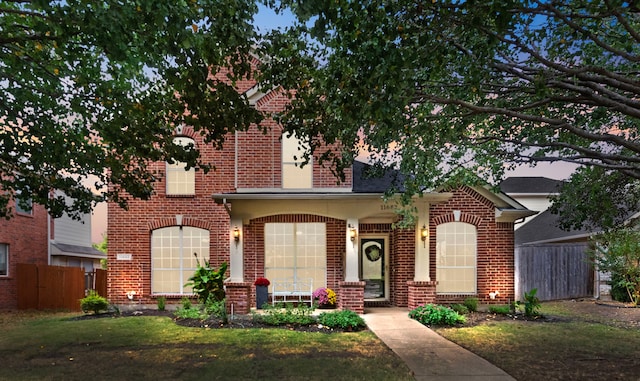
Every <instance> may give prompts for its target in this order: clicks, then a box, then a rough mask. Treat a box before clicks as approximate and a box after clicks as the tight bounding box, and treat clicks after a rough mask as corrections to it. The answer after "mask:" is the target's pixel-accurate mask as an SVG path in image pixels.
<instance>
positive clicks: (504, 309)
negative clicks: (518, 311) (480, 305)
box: [489, 305, 512, 315]
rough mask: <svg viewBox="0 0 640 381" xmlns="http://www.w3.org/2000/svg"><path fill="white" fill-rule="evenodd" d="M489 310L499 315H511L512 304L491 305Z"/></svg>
mask: <svg viewBox="0 0 640 381" xmlns="http://www.w3.org/2000/svg"><path fill="white" fill-rule="evenodd" d="M489 312H491V313H492V314H498V315H509V314H510V313H512V311H511V307H510V306H504V305H503V306H489Z"/></svg>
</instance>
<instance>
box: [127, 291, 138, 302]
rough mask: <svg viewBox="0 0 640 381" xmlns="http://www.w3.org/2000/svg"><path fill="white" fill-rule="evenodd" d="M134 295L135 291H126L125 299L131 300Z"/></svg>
mask: <svg viewBox="0 0 640 381" xmlns="http://www.w3.org/2000/svg"><path fill="white" fill-rule="evenodd" d="M135 296H136V292H135V291H127V299H129V300H133V298H134V297H135Z"/></svg>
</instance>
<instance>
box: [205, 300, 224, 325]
mask: <svg viewBox="0 0 640 381" xmlns="http://www.w3.org/2000/svg"><path fill="white" fill-rule="evenodd" d="M225 301H226V299H222V300H213V298H211V297H209V300H207V303H206V304H205V305H204V310H205V312H206V314H207V315H208V316H213V317H216V318H218V319H221V320H222V322H223V323H225V324H226V323H227V322H228V320H229V318H228V317H227V306H226V302H225Z"/></svg>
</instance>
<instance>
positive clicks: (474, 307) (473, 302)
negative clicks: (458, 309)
mask: <svg viewBox="0 0 640 381" xmlns="http://www.w3.org/2000/svg"><path fill="white" fill-rule="evenodd" d="M463 304H464V306H465V307H467V309H468V310H469V311H471V312H476V311H478V298H466V299H465V300H464V303H463Z"/></svg>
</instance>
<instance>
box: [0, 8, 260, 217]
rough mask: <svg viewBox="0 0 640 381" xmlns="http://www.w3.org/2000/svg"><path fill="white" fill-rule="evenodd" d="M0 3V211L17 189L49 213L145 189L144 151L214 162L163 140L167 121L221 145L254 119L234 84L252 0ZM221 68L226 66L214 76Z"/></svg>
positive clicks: (148, 155)
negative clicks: (55, 194) (68, 199)
mask: <svg viewBox="0 0 640 381" xmlns="http://www.w3.org/2000/svg"><path fill="white" fill-rule="evenodd" d="M1 9H2V10H1V11H0V28H1V29H2V31H3V32H2V35H0V103H1V104H2V114H0V120H1V121H2V124H1V125H2V127H0V146H1V147H2V148H3V150H2V153H0V188H2V189H3V190H4V191H6V192H8V193H7V194H8V195H9V197H6V198H5V197H3V198H2V199H0V211H2V215H10V213H11V211H10V210H8V209H7V208H6V207H7V205H8V203H9V202H10V200H11V199H12V198H13V196H12V195H13V194H14V193H15V192H16V191H23V192H30V194H31V196H32V198H33V201H34V202H37V203H40V204H43V205H45V206H46V207H47V208H48V209H49V210H50V211H52V212H53V214H54V215H55V216H58V215H61V214H62V213H64V212H67V213H69V214H71V215H77V212H78V211H83V212H86V211H88V210H90V207H91V205H93V204H95V203H96V202H99V201H103V200H106V199H109V200H112V201H117V202H119V203H121V205H123V206H125V205H126V200H127V199H128V197H129V196H133V197H140V198H147V197H149V196H150V195H151V194H152V192H153V183H154V182H155V181H156V180H157V177H156V176H157V174H156V173H153V172H152V171H151V170H150V168H149V167H148V163H149V161H156V160H167V159H169V158H172V157H173V158H175V159H178V160H180V161H185V162H187V163H188V164H189V165H190V166H196V167H201V168H210V167H211V165H210V163H203V162H201V160H200V159H199V157H198V155H197V153H194V152H185V151H184V150H179V149H175V147H172V144H171V136H172V135H173V131H174V128H175V127H176V126H178V125H180V124H186V125H190V126H193V128H194V129H195V130H196V131H197V132H198V133H201V134H202V135H203V136H205V138H206V140H207V141H208V142H211V143H213V144H218V145H219V144H221V142H222V141H223V139H224V137H225V136H226V135H227V134H228V133H229V132H232V131H234V130H236V129H246V128H248V127H249V125H250V124H251V123H255V122H259V121H260V120H261V115H260V113H259V112H257V111H256V110H255V109H254V108H252V107H251V106H250V105H249V104H248V102H247V100H246V99H244V98H243V97H242V96H241V95H240V94H238V93H237V92H236V91H234V88H233V83H234V81H236V80H238V79H239V78H242V77H243V76H245V75H246V74H248V72H249V70H250V69H249V68H250V65H249V63H248V61H247V60H248V58H249V55H248V52H249V50H250V48H251V45H250V44H251V43H252V41H254V40H255V37H256V36H255V33H254V31H253V27H252V26H251V20H252V16H253V14H254V13H255V12H256V11H257V7H256V5H255V4H254V2H251V1H242V0H240V1H236V0H220V1H215V0H198V1H187V2H158V1H152V0H124V1H118V2H104V1H97V0H71V1H65V2H58V1H36V2H3V3H2V5H1ZM219 68H229V69H230V73H231V74H230V75H229V76H228V77H227V78H225V79H224V80H222V79H219V78H212V77H211V76H210V73H211V72H215V71H217V70H218V69H219ZM231 104H233V107H230V105H231ZM187 110H188V111H187ZM89 178H90V179H91V184H93V185H94V186H89V185H87V181H86V180H87V179H89ZM52 189H60V190H62V191H64V192H65V193H67V194H68V195H72V196H73V198H74V199H75V201H74V203H73V205H66V204H63V203H60V202H59V201H58V200H56V199H53V198H50V197H49V196H48V194H49V192H50V190H52ZM122 192H124V193H122Z"/></svg>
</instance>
